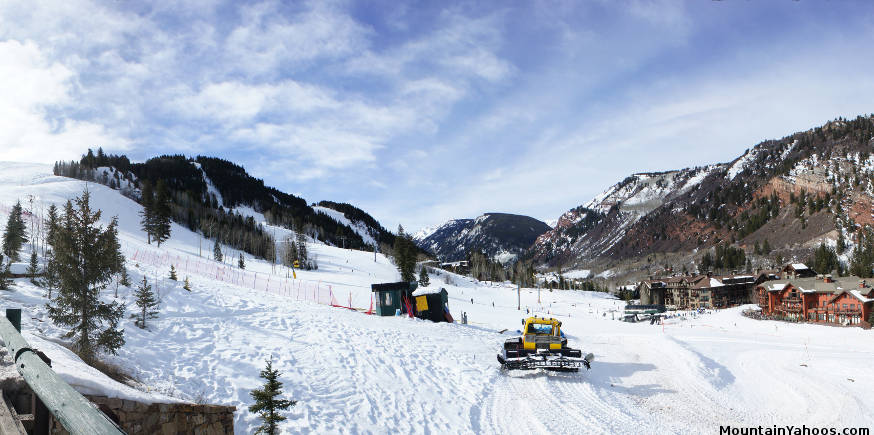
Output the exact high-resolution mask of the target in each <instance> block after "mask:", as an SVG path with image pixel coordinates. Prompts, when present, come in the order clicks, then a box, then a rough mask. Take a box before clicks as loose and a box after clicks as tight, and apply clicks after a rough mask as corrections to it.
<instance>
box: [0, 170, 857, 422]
mask: <svg viewBox="0 0 874 435" xmlns="http://www.w3.org/2000/svg"><path fill="white" fill-rule="evenodd" d="M85 184H86V183H84V182H81V181H78V180H71V179H66V178H61V177H54V176H52V175H51V167H50V166H47V165H35V164H20V163H0V219H2V222H3V223H5V220H6V214H7V213H8V209H9V207H11V206H12V205H13V204H14V202H15V201H16V200H17V199H20V200H21V201H22V203H23V204H24V206H25V208H28V207H29V206H28V198H29V197H28V195H32V196H33V199H34V204H36V205H37V207H36V208H37V209H38V207H39V206H40V205H41V206H47V205H48V204H49V203H55V204H58V205H61V204H62V203H63V202H64V201H66V199H67V198H71V197H73V196H75V195H78V194H79V193H81V191H82V190H83V188H84V186H85ZM88 189H89V190H90V191H91V193H92V198H93V203H92V205H93V206H94V207H96V208H100V209H101V210H103V217H102V219H103V222H104V223H108V222H109V219H110V218H111V217H112V216H114V215H117V216H118V217H119V222H120V239H121V242H122V247H123V249H124V251H125V255H126V256H127V266H128V268H129V269H130V271H131V281H132V282H134V283H136V282H138V281H139V280H141V279H142V277H143V276H146V277H148V279H149V281H150V282H153V280H156V281H157V288H158V291H159V293H160V295H161V299H162V305H161V307H160V317H159V318H158V319H155V320H153V321H151V323H150V325H149V328H148V329H147V330H141V329H139V328H137V327H135V326H134V324H133V320H132V319H130V318H128V316H125V320H124V323H123V327H124V330H125V339H126V340H127V344H126V345H125V346H124V347H123V348H122V349H120V351H119V354H118V355H117V356H108V357H107V358H106V360H107V361H109V362H111V363H113V364H116V365H118V366H120V367H122V368H124V369H125V370H126V371H127V372H128V373H130V374H131V375H133V376H134V377H135V378H136V379H137V380H138V381H139V384H137V385H136V388H132V387H129V386H124V385H120V384H118V383H115V382H113V381H111V380H109V379H108V378H106V377H105V376H103V375H101V374H99V373H97V372H96V371H94V370H93V369H90V368H88V367H86V366H85V365H84V364H82V362H81V361H79V360H78V359H77V358H76V357H75V356H74V355H72V354H71V353H70V352H69V351H67V350H66V349H65V348H64V347H63V346H61V345H60V344H59V343H62V342H63V339H62V338H61V336H62V335H63V334H64V333H65V332H66V331H65V330H63V329H61V328H58V327H56V326H54V325H52V324H51V321H50V320H49V319H48V317H47V315H46V310H45V308H44V305H45V303H46V301H47V300H46V298H45V295H44V290H42V289H39V288H37V287H34V286H33V285H31V284H30V283H29V282H28V281H27V280H17V281H16V283H15V286H14V287H13V289H12V290H11V291H6V292H0V298H2V304H3V306H5V307H10V306H20V307H22V308H23V309H24V310H25V312H26V313H25V314H24V315H23V316H22V317H23V330H24V335H25V338H27V339H28V340H29V341H30V342H31V343H32V344H33V345H34V346H35V347H37V348H40V349H41V350H43V351H44V352H46V353H47V354H48V355H49V357H50V358H51V359H52V360H53V366H54V367H55V369H56V370H57V371H58V372H59V373H60V374H61V375H62V376H63V377H64V378H65V379H66V380H67V381H68V382H70V383H71V384H72V385H74V386H75V387H76V388H77V389H79V390H80V391H83V392H87V393H103V394H107V395H111V396H121V397H128V398H135V399H138V400H143V401H156V402H167V401H174V400H185V401H202V402H207V403H216V404H224V405H234V406H236V407H237V412H236V414H235V430H236V432H237V433H241V434H243V433H252V432H253V431H254V428H255V427H256V426H257V424H258V420H257V418H256V417H255V416H254V415H252V414H250V413H249V412H248V410H247V408H248V406H249V405H250V404H251V403H252V400H251V397H250V396H249V391H251V390H252V389H254V388H256V387H259V386H260V385H261V381H262V380H261V379H259V378H258V374H259V371H260V370H261V369H262V368H263V366H264V361H265V360H266V359H268V358H271V357H272V358H273V360H274V367H276V368H278V369H279V370H280V371H281V372H282V376H281V378H280V380H281V381H282V382H283V383H284V389H285V391H286V393H287V396H288V397H290V398H293V399H295V400H298V401H299V402H298V404H297V406H295V407H294V408H292V409H291V410H290V411H289V412H288V413H286V415H287V417H288V420H286V421H285V422H283V425H282V429H283V431H284V433H498V434H505V433H611V434H613V433H656V432H659V433H692V432H700V433H719V426H720V425H735V426H759V425H762V426H771V425H781V426H782V425H790V424H791V425H796V426H798V425H802V424H806V425H807V426H809V427H832V426H833V427H838V428H840V427H857V426H861V427H870V426H874V402H872V401H871V400H870V396H871V391H874V376H872V375H871V362H872V361H874V331H863V330H861V329H858V328H836V327H826V326H818V325H794V324H787V323H774V322H762V321H755V320H751V319H747V318H745V317H742V316H741V315H740V310H739V309H731V310H725V311H720V312H717V313H714V314H705V315H700V316H697V317H693V316H692V315H691V314H690V315H688V316H687V317H682V318H678V319H672V320H671V321H669V322H667V324H666V325H664V326H655V325H649V324H627V323H622V322H618V321H616V320H612V317H613V314H614V312H613V311H612V310H616V309H620V307H621V306H622V305H623V304H622V303H621V302H620V301H617V300H615V299H613V298H611V297H609V296H608V295H605V294H601V293H590V292H572V291H563V292H549V291H542V292H540V293H539V296H538V291H537V290H534V289H522V291H521V292H520V294H519V295H518V297H519V300H520V302H521V307H522V310H521V312H520V311H517V309H516V307H517V292H516V289H515V288H512V287H508V286H505V285H502V284H496V283H482V282H476V281H472V280H470V279H468V278H465V277H461V276H458V275H453V274H450V273H446V272H442V273H440V274H439V275H432V276H431V283H432V284H431V285H436V286H441V287H445V288H446V289H447V290H448V291H449V296H450V299H449V306H450V309H451V311H452V315H453V316H454V317H455V318H456V319H460V318H461V315H462V313H463V312H466V313H467V314H468V317H469V320H470V324H468V325H461V324H457V323H456V324H446V323H440V324H434V323H430V322H426V321H420V320H416V319H409V318H395V317H377V316H367V315H365V314H362V313H360V312H357V311H352V310H348V309H344V308H335V307H330V306H328V305H325V304H324V302H323V303H316V302H313V301H312V300H299V299H301V298H300V297H299V295H300V294H301V293H306V292H305V291H303V292H302V291H301V289H308V288H309V289H320V290H319V291H325V289H329V290H327V291H330V294H331V295H332V296H333V297H334V298H335V299H336V300H337V301H338V302H339V304H342V305H347V304H348V303H349V301H350V300H351V304H352V306H354V307H357V308H364V309H366V308H368V306H369V304H370V288H369V286H370V284H371V283H374V282H388V281H396V280H397V279H398V274H397V272H396V270H395V268H394V266H393V265H392V264H391V262H390V261H389V259H387V258H386V257H384V256H382V255H381V254H378V255H377V256H376V257H374V254H373V253H369V252H359V251H351V250H344V249H340V248H334V247H329V246H325V245H320V244H312V245H311V247H310V251H311V252H312V253H313V254H314V255H315V256H316V258H317V262H318V264H319V269H318V270H316V271H299V272H298V273H297V279H293V278H290V277H287V270H285V269H284V268H281V267H273V266H272V265H270V264H267V263H264V262H261V261H257V260H255V259H251V258H249V257H248V256H247V257H246V260H247V263H246V264H247V268H246V271H245V273H246V274H250V273H251V274H253V275H254V274H256V273H257V275H258V276H260V278H256V279H255V280H252V282H250V280H249V279H248V277H249V276H250V275H241V271H238V270H236V271H234V270H235V267H233V265H234V264H236V258H237V252H236V251H233V250H230V249H225V251H226V252H225V257H226V258H227V260H228V263H232V264H231V265H229V264H221V263H217V262H214V261H212V260H211V259H210V258H209V257H211V253H212V242H211V241H209V240H205V241H201V239H200V237H199V236H198V235H197V234H194V233H191V232H189V231H187V230H186V229H184V228H182V227H180V226H178V225H173V234H172V238H171V239H170V240H169V241H168V242H167V243H165V244H163V245H162V246H161V248H160V249H158V248H157V247H156V246H155V245H154V244H152V245H148V244H146V242H145V240H146V237H145V234H144V233H142V232H141V231H140V230H139V228H138V222H139V217H138V215H137V211H138V210H139V206H138V205H137V204H135V203H134V202H132V201H130V200H128V199H127V198H124V197H122V196H121V195H119V194H118V192H116V191H112V190H111V189H108V188H106V187H104V186H100V185H96V184H93V183H92V184H89V185H88ZM270 230H271V231H273V230H275V231H276V234H277V236H276V238H277V240H283V239H284V238H285V237H286V236H288V235H289V233H288V232H287V231H286V230H283V229H274V228H270ZM201 247H202V249H201ZM23 254H24V255H23V257H26V255H28V254H29V247H26V248H25V252H23ZM168 263H171V264H174V265H175V266H176V267H177V269H178V270H180V272H179V274H180V276H179V278H180V280H181V279H183V278H184V277H185V276H188V277H189V279H190V281H191V286H192V291H191V292H188V291H186V290H184V289H182V283H181V281H180V282H174V281H170V280H169V279H167V276H168V270H169V266H168V265H167V264H168ZM183 263H184V264H183ZM205 265H211V268H207V267H206V266H205ZM241 277H246V279H241ZM156 278H157V279H156ZM265 282H266V284H265ZM308 286H309V287H308ZM295 289H297V290H295ZM114 290H115V286H114V285H113V286H111V287H110V288H109V289H107V290H106V292H105V293H104V297H105V298H107V299H111V298H113V297H114V295H113V293H114ZM131 293H132V291H131V290H130V289H126V288H121V289H120V290H119V299H120V300H122V301H124V302H127V303H128V306H129V310H130V308H131V307H132V305H133V304H132V294H131ZM303 299H307V298H306V297H304V298H303ZM538 299H539V302H538ZM526 309H527V310H530V311H532V312H537V313H542V314H544V315H547V313H548V315H550V316H554V317H557V318H559V319H561V320H562V321H563V322H564V327H563V329H564V331H565V333H566V334H567V335H568V339H569V342H570V344H571V345H573V346H575V347H580V348H582V349H583V350H584V352H592V353H594V354H595V358H596V359H595V362H594V363H593V364H592V370H591V371H588V372H580V373H576V374H569V373H550V372H542V371H533V372H526V373H515V372H513V373H504V372H502V371H500V370H499V369H498V363H497V361H496V359H495V354H496V353H497V351H498V349H499V348H500V345H501V343H502V342H503V340H504V339H506V338H508V337H509V336H511V334H513V333H515V330H516V329H518V328H519V327H520V326H521V322H520V320H521V319H522V318H523V317H524V316H525V310H526ZM504 330H506V331H505V332H504V333H501V331H504Z"/></svg>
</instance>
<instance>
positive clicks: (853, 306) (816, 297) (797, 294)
mask: <svg viewBox="0 0 874 435" xmlns="http://www.w3.org/2000/svg"><path fill="white" fill-rule="evenodd" d="M756 293H757V302H758V305H759V307H760V308H761V309H762V314H764V315H767V316H772V317H775V318H779V319H786V320H794V321H802V322H813V323H827V324H832V325H844V326H860V325H861V326H865V325H867V322H866V321H867V320H868V319H870V317H871V312H872V307H874V288H872V286H871V284H870V283H869V282H868V281H866V280H864V279H860V278H857V277H847V278H841V279H839V280H834V279H832V277H831V275H825V276H817V277H812V278H811V277H809V278H790V279H785V280H779V281H772V282H767V283H762V284H759V285H758V287H757V288H756Z"/></svg>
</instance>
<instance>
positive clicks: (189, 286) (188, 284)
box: [182, 276, 191, 291]
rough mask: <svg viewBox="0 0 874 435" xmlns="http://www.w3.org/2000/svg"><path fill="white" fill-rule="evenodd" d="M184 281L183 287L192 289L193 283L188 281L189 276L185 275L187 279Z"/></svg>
mask: <svg viewBox="0 0 874 435" xmlns="http://www.w3.org/2000/svg"><path fill="white" fill-rule="evenodd" d="M184 282H185V283H184V284H182V288H184V289H185V290H188V291H191V283H190V282H188V277H187V276H186V277H185V281H184Z"/></svg>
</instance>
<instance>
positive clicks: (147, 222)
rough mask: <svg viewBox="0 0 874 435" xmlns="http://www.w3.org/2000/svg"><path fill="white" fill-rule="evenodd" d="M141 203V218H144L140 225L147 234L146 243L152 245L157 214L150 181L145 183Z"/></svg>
mask: <svg viewBox="0 0 874 435" xmlns="http://www.w3.org/2000/svg"><path fill="white" fill-rule="evenodd" d="M140 202H141V203H142V205H143V209H142V210H140V217H142V219H141V220H140V225H142V229H143V231H145V232H146V241H147V242H148V243H149V244H150V245H151V244H152V234H154V232H155V212H154V208H153V206H152V204H153V202H154V193H153V192H152V185H151V184H149V182H148V181H143V191H142V199H141V201H140Z"/></svg>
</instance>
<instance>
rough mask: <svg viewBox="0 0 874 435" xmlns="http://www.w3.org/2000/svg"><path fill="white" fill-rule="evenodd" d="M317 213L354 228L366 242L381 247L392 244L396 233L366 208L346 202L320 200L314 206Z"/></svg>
mask: <svg viewBox="0 0 874 435" xmlns="http://www.w3.org/2000/svg"><path fill="white" fill-rule="evenodd" d="M313 209H314V210H315V211H316V213H322V214H326V215H328V216H330V217H331V218H332V219H334V220H336V221H337V222H339V223H341V224H343V225H346V226H348V227H349V228H352V230H353V231H355V232H356V233H357V234H358V235H359V236H361V239H362V240H363V241H364V243H365V244H367V245H368V246H376V247H379V245H380V244H384V245H389V246H391V245H392V244H394V239H395V235H394V234H393V233H392V232H390V231H389V230H387V229H385V228H383V226H382V225H381V224H380V223H379V222H378V221H377V220H376V219H374V218H373V216H371V215H369V214H367V213H366V212H365V211H364V210H361V209H360V208H358V207H355V206H353V205H350V204H346V203H338V202H333V201H320V202H319V203H318V204H317V205H314V206H313Z"/></svg>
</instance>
